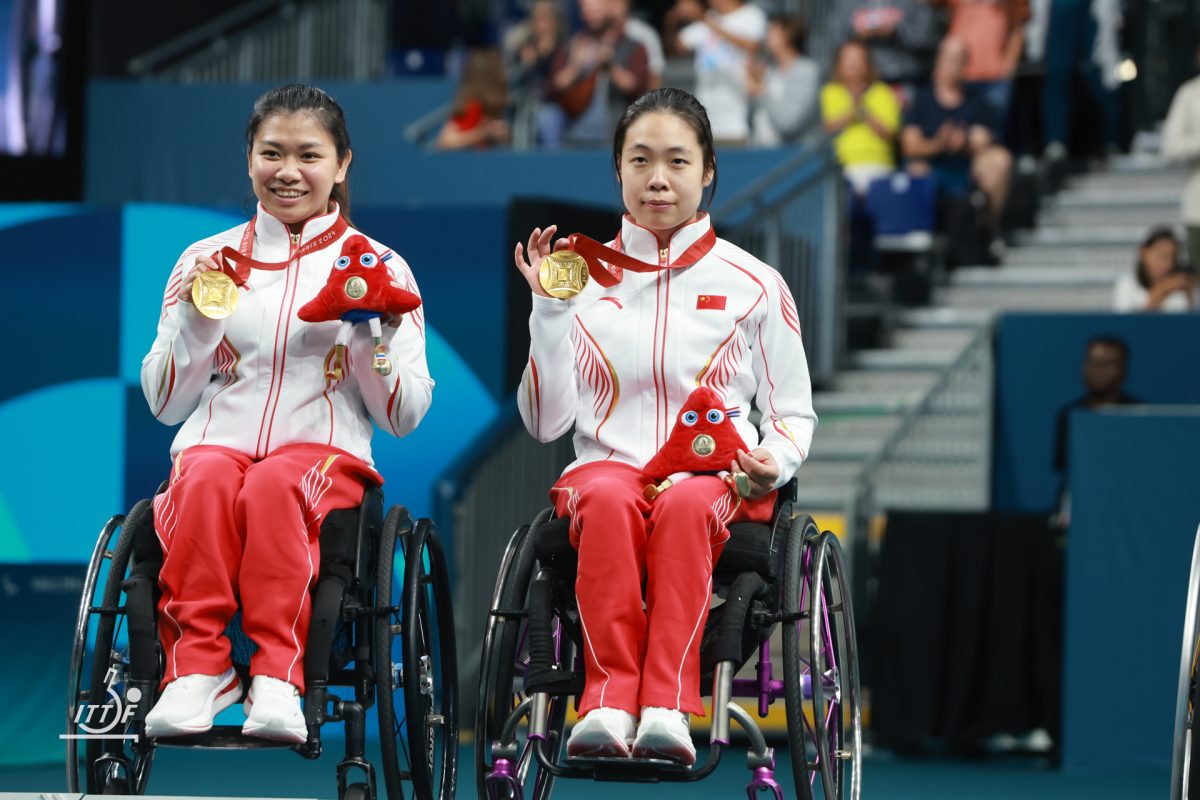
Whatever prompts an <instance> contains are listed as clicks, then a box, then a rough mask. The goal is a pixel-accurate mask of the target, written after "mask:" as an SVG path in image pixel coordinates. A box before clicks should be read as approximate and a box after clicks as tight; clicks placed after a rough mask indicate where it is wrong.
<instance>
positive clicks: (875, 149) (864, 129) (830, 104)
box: [821, 81, 900, 169]
mask: <svg viewBox="0 0 1200 800" xmlns="http://www.w3.org/2000/svg"><path fill="white" fill-rule="evenodd" d="M862 107H863V109H864V110H865V111H866V112H867V113H868V114H870V115H871V116H872V117H874V118H875V120H876V121H877V122H878V123H879V124H881V125H883V127H885V128H886V129H887V130H888V131H889V132H890V134H891V135H890V136H888V138H886V139H885V138H884V137H882V136H880V135H879V134H878V133H876V132H875V131H874V130H873V129H872V128H871V126H870V125H868V124H867V123H866V122H864V121H863V120H862V119H861V118H859V119H855V120H853V121H851V122H850V123H849V124H848V125H846V127H845V128H843V129H842V132H841V133H839V134H838V135H837V137H836V138H835V139H834V140H833V145H834V150H835V151H836V153H837V157H838V161H839V162H841V164H842V166H843V167H857V166H866V165H873V166H875V165H877V166H883V167H888V168H889V169H894V168H895V166H896V158H895V153H894V150H893V148H892V140H893V139H894V137H895V135H896V131H897V130H899V128H900V102H899V101H898V100H897V99H896V94H895V93H894V92H893V91H892V90H891V87H889V86H888V85H887V84H885V83H882V82H878V81H877V82H875V83H873V84H871V86H870V87H869V88H868V89H867V91H866V92H865V93H864V94H863V97H862ZM853 111H854V97H853V95H851V94H850V90H849V89H847V88H846V87H845V86H843V85H842V84H840V83H827V84H825V86H824V87H822V88H821V119H822V121H823V122H825V123H826V124H828V123H830V122H833V121H836V120H840V119H842V118H844V117H845V116H846V115H848V114H850V113H852V112H853Z"/></svg>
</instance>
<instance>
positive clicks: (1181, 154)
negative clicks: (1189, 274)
mask: <svg viewBox="0 0 1200 800" xmlns="http://www.w3.org/2000/svg"><path fill="white" fill-rule="evenodd" d="M1196 59H1197V61H1198V62H1200V43H1198V46H1197V48H1196ZM1162 152H1163V155H1164V156H1166V157H1167V158H1169V159H1171V160H1172V161H1181V162H1184V163H1185V164H1186V165H1187V171H1188V179H1187V185H1186V186H1185V187H1184V190H1183V221H1184V224H1186V225H1187V244H1188V261H1189V262H1190V263H1191V265H1192V269H1198V268H1200V77H1197V78H1192V79H1191V80H1190V81H1188V82H1187V83H1185V84H1183V86H1180V87H1179V91H1177V92H1176V93H1175V98H1174V99H1173V100H1172V101H1171V110H1170V111H1169V112H1168V113H1167V123H1166V125H1164V126H1163V143H1162Z"/></svg>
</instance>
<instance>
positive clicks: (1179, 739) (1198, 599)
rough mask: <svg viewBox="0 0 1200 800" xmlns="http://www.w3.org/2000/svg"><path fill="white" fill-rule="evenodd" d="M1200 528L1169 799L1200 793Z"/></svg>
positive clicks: (1194, 549) (1185, 621) (1177, 703)
mask: <svg viewBox="0 0 1200 800" xmlns="http://www.w3.org/2000/svg"><path fill="white" fill-rule="evenodd" d="M1198 662H1200V528H1197V530H1196V543H1195V545H1193V547H1192V571H1191V573H1189V579H1188V596H1187V610H1186V612H1185V613H1184V618H1183V648H1182V650H1181V652H1180V654H1179V683H1178V685H1177V686H1176V692H1175V735H1174V740H1173V746H1172V748H1171V756H1172V758H1171V800H1188V798H1189V797H1200V718H1198V717H1200V713H1198V712H1200V675H1198V674H1197V670H1198V668H1200V663H1198Z"/></svg>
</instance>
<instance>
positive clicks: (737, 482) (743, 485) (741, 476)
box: [731, 472, 750, 497]
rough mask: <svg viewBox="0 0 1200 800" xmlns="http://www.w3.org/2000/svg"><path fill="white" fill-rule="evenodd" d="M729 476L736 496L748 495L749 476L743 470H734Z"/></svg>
mask: <svg viewBox="0 0 1200 800" xmlns="http://www.w3.org/2000/svg"><path fill="white" fill-rule="evenodd" d="M731 477H732V478H733V488H734V490H735V491H736V492H737V494H738V497H749V496H750V476H749V475H747V474H746V473H744V472H734V473H733V474H732V476H731Z"/></svg>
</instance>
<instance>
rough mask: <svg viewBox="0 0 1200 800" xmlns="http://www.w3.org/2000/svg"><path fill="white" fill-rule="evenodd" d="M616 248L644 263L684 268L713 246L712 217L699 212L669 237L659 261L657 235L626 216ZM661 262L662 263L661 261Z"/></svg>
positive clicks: (714, 241)
mask: <svg viewBox="0 0 1200 800" xmlns="http://www.w3.org/2000/svg"><path fill="white" fill-rule="evenodd" d="M616 243H617V246H618V249H620V250H622V251H623V252H625V253H627V254H628V255H631V256H633V257H634V258H636V259H638V260H639V261H644V262H646V263H647V264H658V265H663V266H670V267H688V266H691V265H692V264H695V263H696V262H697V261H699V260H700V259H701V258H703V257H704V256H705V255H706V254H707V253H708V251H709V250H711V249H712V248H713V245H715V244H716V243H717V233H716V231H715V230H713V227H712V218H711V217H710V216H709V215H708V212H707V211H702V212H700V216H699V217H698V218H697V219H696V220H695V221H694V222H689V223H688V224H687V225H684V226H683V227H682V228H680V229H679V230H677V231H675V233H673V234H671V241H670V242H668V243H667V246H666V248H665V249H666V251H667V253H666V258H665V259H663V258H661V257H660V256H661V253H660V248H659V243H658V236H657V235H656V234H655V233H654V231H652V230H650V229H649V228H643V227H642V226H641V225H638V224H637V223H636V222H634V220H633V217H632V216H630V215H629V214H626V215H625V216H624V217H623V218H622V219H621V232H620V233H619V234H618V235H617V242H616ZM664 260H665V262H666V263H665V264H663V261H664Z"/></svg>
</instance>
